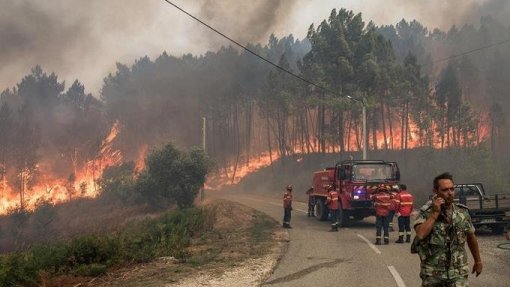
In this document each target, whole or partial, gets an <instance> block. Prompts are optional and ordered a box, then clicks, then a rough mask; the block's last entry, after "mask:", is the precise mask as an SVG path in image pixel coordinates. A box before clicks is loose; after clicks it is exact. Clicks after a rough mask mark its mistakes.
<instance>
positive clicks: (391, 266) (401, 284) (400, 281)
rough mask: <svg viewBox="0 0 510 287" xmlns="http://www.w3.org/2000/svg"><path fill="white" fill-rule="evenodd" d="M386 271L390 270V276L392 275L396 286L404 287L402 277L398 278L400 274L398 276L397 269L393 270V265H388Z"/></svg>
mask: <svg viewBox="0 0 510 287" xmlns="http://www.w3.org/2000/svg"><path fill="white" fill-rule="evenodd" d="M388 269H389V270H390V273H391V275H393V278H395V281H396V282H397V286H398V287H406V283H404V280H402V277H400V274H398V272H397V269H395V267H393V265H388Z"/></svg>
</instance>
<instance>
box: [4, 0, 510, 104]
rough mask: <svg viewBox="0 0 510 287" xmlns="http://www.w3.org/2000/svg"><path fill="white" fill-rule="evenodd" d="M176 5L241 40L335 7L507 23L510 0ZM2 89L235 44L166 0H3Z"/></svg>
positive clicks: (284, 30) (263, 38) (203, 0)
mask: <svg viewBox="0 0 510 287" xmlns="http://www.w3.org/2000/svg"><path fill="white" fill-rule="evenodd" d="M173 2H174V3H175V4H177V5H179V6H181V7H182V8H183V9H185V10H187V11H189V12H190V13H192V14H194V15H196V16H197V17H199V18H201V19H203V20H204V21H205V22H206V23H208V24H210V25H211V26H213V27H215V28H217V29H218V30H220V31H222V32H224V33H225V34H226V35H228V36H230V37H232V38H234V39H235V40H236V41H238V42H240V43H241V44H245V43H247V42H252V43H254V42H259V43H267V39H268V37H269V35H270V34H271V33H275V34H276V35H277V36H279V37H283V36H286V35H288V34H291V33H292V34H294V35H295V36H296V37H297V38H303V37H304V36H305V35H306V31H307V29H308V27H309V26H310V24H312V23H315V24H316V25H317V24H319V23H320V22H321V21H322V20H323V19H327V17H328V16H329V14H330V12H331V10H332V9H333V8H336V9H340V8H346V9H349V10H353V11H354V12H355V13H357V12H362V14H363V18H364V19H365V21H367V22H368V21H370V20H373V21H374V22H375V23H376V24H377V25H382V24H385V25H388V24H395V23H397V22H398V21H400V20H401V19H403V18H405V19H406V20H413V19H416V20H418V21H419V22H421V23H422V24H424V25H425V26H426V27H427V28H429V30H432V29H433V28H436V27H438V28H440V29H442V30H448V29H449V28H450V27H451V25H452V24H455V25H457V26H462V25H463V24H464V23H472V24H475V25H476V24H477V23H479V20H480V17H481V16H488V15H490V16H492V17H494V18H497V19H498V20H500V21H502V22H503V23H508V22H509V21H510V20H508V19H510V2H509V1H505V0H450V1H444V0H428V1H422V0H384V1H382V0H381V1H373V0H346V1H338V0H336V1H335V0H323V1H320V3H318V1H312V0H294V1H283V0H278V1H277V0H261V1H236V0H222V1H220V0H216V1H213V0H197V1H184V0H174V1H173ZM0 5H1V7H2V9H0V90H4V89H6V88H10V87H12V86H13V85H15V84H16V83H18V82H19V81H20V80H21V78H22V77H23V76H24V75H26V74H28V73H29V72H30V69H31V68H32V67H34V66H35V65H37V64H39V65H41V66H42V67H43V69H44V70H45V71H47V72H55V73H56V74H57V75H58V76H59V77H60V78H61V79H64V80H66V82H67V83H68V84H69V83H71V82H72V81H74V79H79V80H80V81H81V82H82V83H84V84H85V87H86V89H87V92H92V93H94V94H95V95H96V96H97V93H98V91H99V89H100V88H101V85H102V79H103V78H104V77H105V76H106V75H107V74H108V73H110V72H113V71H114V70H115V63H116V62H122V63H126V64H130V63H132V62H133V61H134V60H135V59H137V58H139V57H142V56H145V55H148V56H149V57H152V58H154V57H157V56H158V55H160V54H161V53H162V52H163V51H167V52H168V53H169V54H173V55H181V54H185V53H192V54H202V53H205V52H206V51H208V50H216V49H218V48H219V47H221V46H225V45H230V43H229V42H228V41H226V40H225V39H223V38H222V37H221V36H219V35H217V34H215V33H213V32H212V31H210V30H209V29H207V28H205V27H203V26H202V25H201V24H199V23H197V22H195V21H193V20H192V19H190V18H189V17H188V16H186V15H184V14H183V13H182V12H180V11H178V10H177V9H175V8H174V7H172V6H171V5H168V4H167V3H165V2H164V1H162V0H146V1H136V0H110V1H101V0H90V1H78V0H47V1H36V0H17V1H12V0H0Z"/></svg>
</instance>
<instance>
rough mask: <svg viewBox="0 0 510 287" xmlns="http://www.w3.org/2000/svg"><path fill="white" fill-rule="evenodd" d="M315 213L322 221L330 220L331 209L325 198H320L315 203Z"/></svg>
mask: <svg viewBox="0 0 510 287" xmlns="http://www.w3.org/2000/svg"><path fill="white" fill-rule="evenodd" d="M315 212H316V213H317V219H319V220H320V221H326V220H328V213H329V209H328V207H327V206H326V202H325V201H324V198H319V199H318V200H316V201H315Z"/></svg>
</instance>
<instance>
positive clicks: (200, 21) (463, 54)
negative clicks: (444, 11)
mask: <svg viewBox="0 0 510 287" xmlns="http://www.w3.org/2000/svg"><path fill="white" fill-rule="evenodd" d="M164 1H165V2H166V3H168V4H170V5H172V6H174V7H175V8H176V9H178V10H180V11H181V12H183V13H184V14H186V15H188V16H189V17H191V18H193V19H194V20H195V21H197V22H199V23H200V24H202V25H204V26H206V27H207V28H209V29H211V30H212V31H214V32H215V33H217V34H218V35H220V36H222V37H223V38H225V39H227V40H229V41H230V42H232V43H234V44H235V45H237V46H239V47H240V48H242V49H243V50H245V51H247V52H248V53H250V54H252V55H254V56H255V57H257V58H259V59H261V60H262V61H264V62H266V63H268V64H270V65H272V66H274V67H275V68H277V69H279V70H281V71H283V72H285V73H287V74H289V75H291V76H293V77H295V78H297V79H299V80H301V81H303V82H305V83H308V84H310V85H312V86H314V87H316V88H319V89H321V90H323V91H326V92H329V93H332V94H334V95H338V96H340V97H347V98H349V99H351V100H354V101H360V102H361V100H360V99H357V98H354V97H351V96H344V95H340V94H339V93H337V92H335V91H333V90H331V89H328V88H326V87H324V86H321V85H318V84H316V83H314V82H312V81H310V80H308V79H306V78H303V77H301V76H299V75H297V74H296V73H293V72H291V71H289V70H287V69H285V68H283V67H282V66H279V65H278V64H275V63H273V62H271V61H270V60H268V59H266V58H264V57H262V56H261V55H259V54H257V53H255V52H254V51H252V50H250V49H248V48H247V47H246V46H244V45H241V44H240V43H239V42H237V41H236V40H234V39H232V38H230V37H229V36H227V35H225V34H223V33H222V32H220V31H218V30H217V29H215V28H213V27H211V26H210V25H208V24H207V23H205V22H204V21H202V20H200V19H198V18H197V17H195V16H193V15H192V14H190V13H189V12H187V11H185V10H184V9H182V8H181V7H179V6H177V5H176V4H174V3H172V2H170V1H169V0H164ZM508 42H510V39H507V40H504V41H501V42H497V43H493V44H490V45H487V46H483V47H480V48H476V49H473V50H469V51H466V52H463V53H460V54H457V55H452V56H450V57H447V58H444V59H439V60H435V61H431V62H428V63H424V64H422V67H423V66H427V65H432V64H435V63H440V62H445V61H450V60H453V59H455V58H458V57H462V56H465V55H469V54H472V53H474V52H478V51H481V50H485V49H488V48H492V47H495V46H499V45H503V44H505V43H508Z"/></svg>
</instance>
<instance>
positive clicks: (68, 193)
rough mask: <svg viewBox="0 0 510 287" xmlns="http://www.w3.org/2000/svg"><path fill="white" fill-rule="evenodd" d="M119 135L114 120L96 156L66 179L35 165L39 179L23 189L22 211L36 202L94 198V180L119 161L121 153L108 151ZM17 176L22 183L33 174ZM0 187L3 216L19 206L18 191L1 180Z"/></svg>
mask: <svg viewBox="0 0 510 287" xmlns="http://www.w3.org/2000/svg"><path fill="white" fill-rule="evenodd" d="M119 132H120V125H119V122H118V121H117V122H115V123H114V124H113V126H112V128H111V129H110V133H109V134H108V136H107V137H106V138H105V139H104V140H103V142H102V143H101V146H100V149H99V153H98V155H97V156H96V157H95V158H94V159H93V160H90V161H88V162H87V163H86V164H85V165H84V167H83V168H82V169H81V170H78V171H77V172H76V173H75V174H74V176H72V177H70V178H68V179H65V178H56V177H54V176H51V172H49V170H51V169H50V167H49V166H46V165H44V164H40V165H38V166H36V169H37V170H36V171H37V172H38V173H40V174H42V176H41V179H40V180H39V181H38V182H37V183H36V184H35V186H33V187H31V188H27V189H24V195H23V197H22V198H24V200H23V206H24V208H27V209H29V210H31V209H33V208H34V207H35V204H36V202H37V201H38V200H50V201H51V202H53V203H59V202H63V201H66V200H71V199H72V198H74V197H89V198H93V197H96V196H97V195H98V186H97V179H98V178H99V177H100V176H101V175H102V173H103V170H104V169H105V168H107V167H108V166H114V165H118V164H120V163H121V162H122V154H121V152H120V151H119V150H115V149H113V148H112V143H113V141H114V140H115V138H116V137H117V135H118V134H119ZM21 176H23V177H26V178H25V180H24V181H22V182H26V181H27V179H28V178H29V177H30V176H33V175H32V174H30V173H29V172H22V173H21ZM0 188H1V194H0V195H1V198H0V214H5V213H7V212H8V211H9V210H10V209H13V208H16V207H19V206H20V198H19V197H20V192H19V191H16V190H13V189H12V188H11V187H10V185H9V184H8V182H7V180H5V179H4V182H3V183H2V186H1V187H0Z"/></svg>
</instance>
